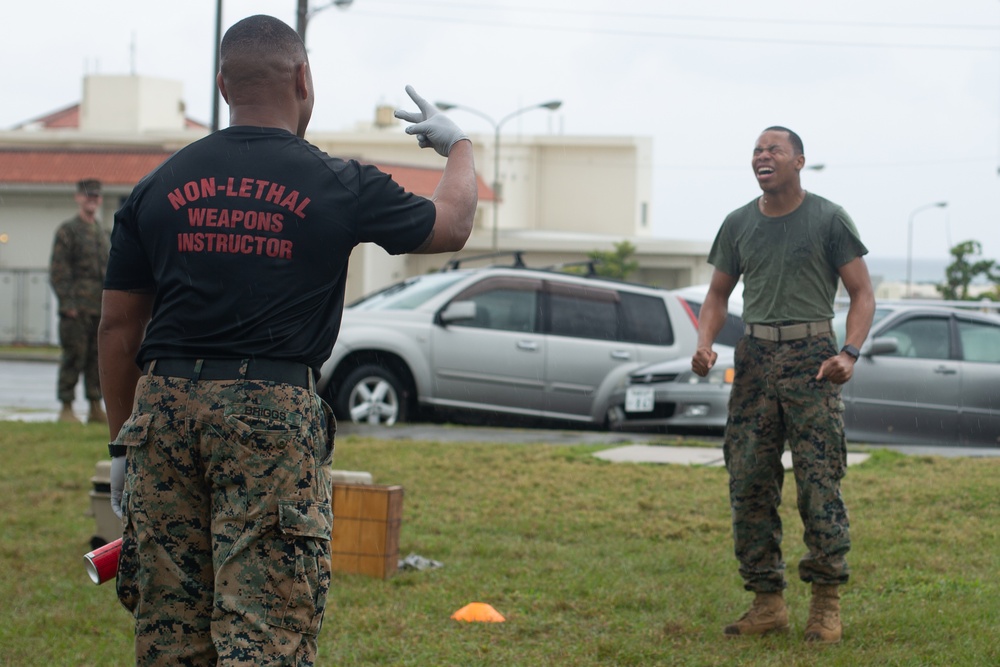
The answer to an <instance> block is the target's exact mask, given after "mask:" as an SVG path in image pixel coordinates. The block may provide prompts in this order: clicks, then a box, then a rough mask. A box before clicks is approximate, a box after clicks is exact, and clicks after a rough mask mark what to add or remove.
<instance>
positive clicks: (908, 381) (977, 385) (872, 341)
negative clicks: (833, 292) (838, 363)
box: [834, 305, 1000, 447]
mask: <svg viewBox="0 0 1000 667" xmlns="http://www.w3.org/2000/svg"><path fill="white" fill-rule="evenodd" d="M845 322H846V314H843V313H842V314H839V315H838V316H837V318H835V320H834V328H835V330H836V331H837V333H838V336H839V338H840V340H843V336H844V327H845ZM843 398H844V407H845V413H844V425H845V427H846V429H847V434H848V437H849V438H851V439H852V440H855V441H866V442H891V443H913V444H932V443H955V444H961V445H980V446H989V447H995V446H997V444H1000V317H996V316H994V315H987V314H982V313H976V312H970V311H966V310H958V309H952V308H935V307H927V306H907V305H898V306H879V308H878V309H877V311H876V323H875V325H874V326H873V327H872V332H871V335H870V336H869V338H868V340H867V341H866V342H865V345H864V346H863V347H862V349H861V358H860V359H859V360H858V362H857V363H856V364H855V365H854V378H853V379H852V380H851V381H850V382H848V383H847V384H846V385H844V390H843Z"/></svg>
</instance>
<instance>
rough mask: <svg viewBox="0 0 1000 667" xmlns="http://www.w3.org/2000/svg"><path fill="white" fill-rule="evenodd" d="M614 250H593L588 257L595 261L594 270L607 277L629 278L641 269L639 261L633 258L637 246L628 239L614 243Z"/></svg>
mask: <svg viewBox="0 0 1000 667" xmlns="http://www.w3.org/2000/svg"><path fill="white" fill-rule="evenodd" d="M614 248H615V249H614V250H613V251H611V252H608V251H606V250H591V251H590V252H589V253H587V257H588V258H589V259H590V260H591V261H592V262H593V263H594V264H593V266H594V272H595V273H597V275H599V276H604V277H605V278H617V279H618V280H628V277H629V276H630V275H631V274H633V273H635V272H636V271H638V270H639V262H637V261H635V260H633V259H631V258H632V256H633V255H635V246H634V245H632V244H631V243H629V242H628V241H622V242H621V243H616V244H615V245H614Z"/></svg>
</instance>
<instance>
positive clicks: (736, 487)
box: [723, 335, 851, 592]
mask: <svg viewBox="0 0 1000 667" xmlns="http://www.w3.org/2000/svg"><path fill="white" fill-rule="evenodd" d="M835 354H837V348H836V344H835V341H834V339H833V337H832V336H829V335H828V336H813V337H811V338H804V339H801V340H795V341H786V342H780V343H772V342H769V341H764V340H760V339H757V338H752V337H750V336H746V337H744V338H742V339H741V340H740V342H739V343H738V344H737V346H736V354H735V359H736V378H735V381H734V383H733V389H732V394H731V397H730V400H729V419H728V423H727V425H726V436H725V442H724V446H723V452H724V454H725V461H726V469H727V470H728V471H729V499H730V505H731V508H732V517H733V537H734V541H735V549H736V558H737V560H738V561H739V564H740V575H741V576H742V577H743V581H744V587H745V588H746V589H747V590H750V591H755V592H772V591H779V590H783V589H784V588H785V586H786V582H785V562H784V560H783V558H782V553H781V538H782V527H781V517H780V516H779V514H778V507H779V506H780V504H781V490H782V485H783V483H784V479H785V471H784V468H783V466H782V463H781V456H782V453H783V451H784V449H785V443H786V441H787V443H788V447H789V449H790V451H791V455H792V465H793V470H794V474H795V484H796V489H797V502H798V510H799V516H800V517H801V518H802V524H803V527H804V529H805V531H804V535H803V539H804V541H805V546H806V549H807V553H806V554H805V556H804V557H803V558H802V559H801V561H800V562H799V577H800V578H801V579H802V580H803V581H806V582H815V583H818V584H842V583H845V582H846V581H847V578H848V574H849V571H848V567H847V560H846V554H847V552H848V550H849V549H850V547H851V541H850V534H849V520H848V516H847V508H846V506H845V505H844V500H843V497H842V496H841V492H840V480H841V479H842V478H843V477H844V474H845V472H846V468H847V447H846V441H845V439H844V420H843V412H844V405H843V402H842V401H841V398H840V386H839V385H836V384H833V383H831V382H829V381H827V380H816V374H817V372H818V371H819V367H820V365H821V364H822V363H823V361H824V360H825V359H828V358H829V357H831V356H833V355H835Z"/></svg>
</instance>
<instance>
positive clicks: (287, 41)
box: [219, 14, 308, 104]
mask: <svg viewBox="0 0 1000 667" xmlns="http://www.w3.org/2000/svg"><path fill="white" fill-rule="evenodd" d="M219 55H220V73H221V74H222V79H223V81H225V84H226V89H227V91H228V93H229V98H230V99H229V102H230V104H233V103H235V104H242V103H247V102H249V101H250V100H251V99H253V98H256V97H257V96H258V95H260V94H262V93H263V92H265V91H268V90H273V89H274V86H275V85H276V84H278V85H280V84H283V83H288V82H292V81H293V80H294V78H295V70H296V68H297V67H298V66H299V65H300V64H302V63H305V62H308V56H307V55H306V47H305V45H304V44H303V43H302V40H301V39H300V38H299V35H298V33H296V32H295V31H294V30H292V28H291V27H289V26H288V25H287V24H285V23H283V22H282V21H279V20H278V19H276V18H274V17H273V16H265V15H263V14H258V15H256V16H250V17H248V18H245V19H243V20H242V21H239V22H238V23H236V24H234V25H233V26H232V27H231V28H229V30H227V31H226V35H225V37H223V38H222V44H221V46H220V48H219Z"/></svg>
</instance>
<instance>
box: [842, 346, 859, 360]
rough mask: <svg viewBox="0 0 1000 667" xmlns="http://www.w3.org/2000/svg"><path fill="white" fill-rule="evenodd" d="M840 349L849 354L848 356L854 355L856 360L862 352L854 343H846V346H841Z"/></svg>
mask: <svg viewBox="0 0 1000 667" xmlns="http://www.w3.org/2000/svg"><path fill="white" fill-rule="evenodd" d="M840 351H841V352H843V353H845V354H847V356H849V357H854V360H855V361H857V360H858V357H860V356H861V353H860V352H858V348H856V347H854V346H853V345H845V346H844V347H842V348H840Z"/></svg>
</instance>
